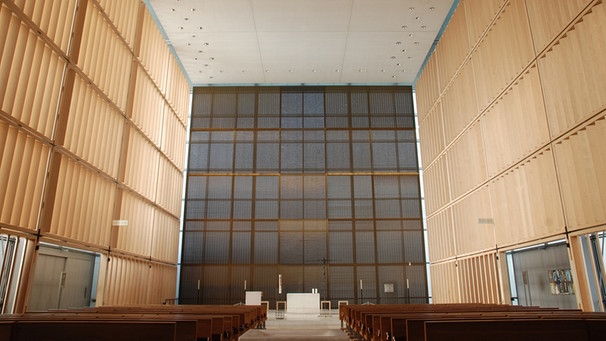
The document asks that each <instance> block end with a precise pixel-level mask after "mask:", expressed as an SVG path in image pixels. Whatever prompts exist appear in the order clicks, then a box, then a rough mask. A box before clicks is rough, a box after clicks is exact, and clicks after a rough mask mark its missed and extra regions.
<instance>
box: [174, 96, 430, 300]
mask: <svg viewBox="0 0 606 341" xmlns="http://www.w3.org/2000/svg"><path fill="white" fill-rule="evenodd" d="M412 103H413V101H412V89H411V88H410V87H206V88H195V89H194V94H193V105H192V124H191V135H190V144H189V165H188V175H187V190H186V208H185V222H184V231H183V252H182V259H181V281H180V302H181V303H201V304H233V303H238V302H243V301H244V297H245V289H246V290H254V291H262V292H263V300H267V301H270V304H272V306H273V302H275V301H276V300H282V299H285V294H286V293H295V292H311V291H312V290H313V289H317V290H318V292H319V293H320V295H321V299H322V300H330V301H331V302H332V304H333V306H336V304H337V301H339V300H347V301H349V303H364V302H371V303H408V302H410V303H421V302H427V280H426V270H425V259H424V254H425V252H424V242H423V227H422V219H421V207H420V191H419V177H418V165H417V155H416V136H415V129H414V128H415V127H414V112H413V104H412ZM279 275H281V278H282V293H281V294H279V293H278V277H279Z"/></svg>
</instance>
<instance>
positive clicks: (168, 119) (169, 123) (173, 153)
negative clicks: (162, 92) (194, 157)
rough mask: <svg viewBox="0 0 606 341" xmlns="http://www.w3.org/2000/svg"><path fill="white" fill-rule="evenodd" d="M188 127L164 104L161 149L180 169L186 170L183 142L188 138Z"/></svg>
mask: <svg viewBox="0 0 606 341" xmlns="http://www.w3.org/2000/svg"><path fill="white" fill-rule="evenodd" d="M186 135H187V129H186V125H184V124H183V122H182V121H181V120H180V118H179V117H178V116H177V114H176V113H175V112H174V111H173V110H172V108H171V107H169V106H168V104H167V103H164V127H163V129H162V145H161V149H162V152H163V153H164V155H166V157H168V158H169V160H171V161H172V162H173V163H174V164H175V166H177V167H178V168H179V169H184V168H185V153H186V148H183V141H185V140H186V138H187V136H186Z"/></svg>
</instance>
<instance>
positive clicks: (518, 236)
mask: <svg viewBox="0 0 606 341" xmlns="http://www.w3.org/2000/svg"><path fill="white" fill-rule="evenodd" d="M490 189H491V199H492V203H493V214H494V221H495V227H496V235H497V243H498V244H499V245H511V244H515V243H523V242H524V241H526V240H533V239H540V238H545V237H548V236H550V235H556V234H561V233H563V232H564V217H563V212H562V205H561V202H560V195H559V192H558V182H557V179H556V173H555V167H554V160H553V154H552V153H551V150H546V151H544V152H542V153H540V154H538V155H535V156H534V157H533V158H532V159H530V160H527V161H525V162H524V163H522V164H520V165H519V166H517V167H516V168H515V169H513V170H512V171H510V172H508V173H505V174H504V175H503V176H501V177H499V178H497V179H496V180H495V181H494V182H493V183H491V185H490Z"/></svg>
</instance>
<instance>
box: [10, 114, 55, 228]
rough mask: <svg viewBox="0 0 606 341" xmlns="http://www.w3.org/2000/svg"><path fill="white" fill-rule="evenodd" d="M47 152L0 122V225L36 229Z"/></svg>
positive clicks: (40, 144) (38, 142) (11, 127)
mask: <svg viewBox="0 0 606 341" xmlns="http://www.w3.org/2000/svg"><path fill="white" fill-rule="evenodd" d="M49 151H50V148H49V146H48V145H46V144H43V143H41V142H40V141H38V140H36V139H35V138H33V137H31V136H28V135H27V134H24V133H22V132H20V131H19V130H18V129H17V128H15V127H13V126H10V125H8V124H6V123H4V122H2V121H1V120H0V188H2V190H0V208H1V211H0V212H1V213H0V223H3V224H9V225H13V226H21V227H24V228H28V229H35V228H36V226H37V223H38V214H39V210H40V205H41V200H42V188H43V184H44V177H45V173H46V167H47V164H48V157H49Z"/></svg>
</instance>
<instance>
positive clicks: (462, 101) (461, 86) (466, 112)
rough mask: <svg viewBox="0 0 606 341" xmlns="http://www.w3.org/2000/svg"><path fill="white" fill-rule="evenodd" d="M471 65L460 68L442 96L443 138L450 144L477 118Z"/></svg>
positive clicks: (467, 64) (477, 112)
mask: <svg viewBox="0 0 606 341" xmlns="http://www.w3.org/2000/svg"><path fill="white" fill-rule="evenodd" d="M473 72H474V71H473V68H472V65H471V63H466V64H465V65H463V66H462V67H461V71H460V73H458V74H457V76H456V78H455V79H453V80H452V83H451V86H450V87H448V89H446V91H445V92H444V94H443V95H442V101H441V102H442V115H443V118H444V138H445V143H446V145H448V144H450V143H451V142H452V141H453V140H454V139H455V138H456V137H457V135H459V134H460V133H461V131H462V130H463V129H464V128H465V127H466V126H467V125H469V124H471V123H472V122H473V121H474V119H475V118H476V117H477V116H478V114H479V111H478V105H477V102H476V93H475V88H476V85H475V81H474V73H473Z"/></svg>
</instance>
